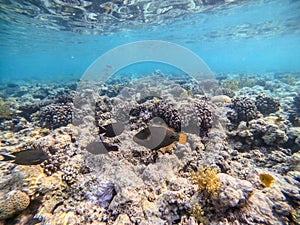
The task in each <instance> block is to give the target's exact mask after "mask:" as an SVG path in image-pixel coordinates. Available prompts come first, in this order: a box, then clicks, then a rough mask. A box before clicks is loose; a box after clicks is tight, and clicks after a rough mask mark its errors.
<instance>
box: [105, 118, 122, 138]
mask: <svg viewBox="0 0 300 225" xmlns="http://www.w3.org/2000/svg"><path fill="white" fill-rule="evenodd" d="M123 131H124V125H123V124H122V123H121V122H115V123H110V124H107V125H104V126H100V127H99V133H100V134H103V135H104V136H105V137H116V136H119V135H120V134H122V133H123Z"/></svg>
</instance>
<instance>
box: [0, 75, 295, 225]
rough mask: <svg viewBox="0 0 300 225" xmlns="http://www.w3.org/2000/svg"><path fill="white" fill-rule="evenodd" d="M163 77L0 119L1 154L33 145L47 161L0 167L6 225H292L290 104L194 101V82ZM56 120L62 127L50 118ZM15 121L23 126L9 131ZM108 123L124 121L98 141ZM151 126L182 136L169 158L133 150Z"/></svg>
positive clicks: (254, 98)
mask: <svg viewBox="0 0 300 225" xmlns="http://www.w3.org/2000/svg"><path fill="white" fill-rule="evenodd" d="M160 79H161V78H157V79H151V78H148V79H147V78H146V79H145V80H143V79H141V80H138V81H136V82H135V83H134V82H132V83H128V84H127V86H126V87H123V88H122V89H121V90H120V91H119V92H118V94H117V95H115V94H112V93H111V92H109V96H106V94H105V93H106V91H104V92H100V93H101V95H100V94H99V90H98V85H95V86H93V84H91V85H90V86H88V84H86V85H87V87H89V88H85V89H84V91H83V92H84V93H74V94H75V95H77V96H79V99H78V100H76V101H77V102H75V103H74V101H73V98H71V97H70V95H67V97H63V98H59V96H56V97H54V98H52V99H48V98H47V97H45V98H43V99H44V100H45V101H47V104H46V103H45V104H42V105H39V107H37V110H32V111H30V113H29V114H30V115H29V114H24V113H23V114H22V113H18V112H17V113H16V115H17V116H18V117H10V118H7V119H5V121H2V122H1V134H0V139H1V154H10V153H12V152H15V151H21V150H23V149H27V148H28V149H31V148H38V149H43V151H44V152H45V153H46V154H47V155H48V156H49V157H48V159H47V160H45V161H44V162H43V163H41V164H40V165H32V166H23V165H17V164H14V163H13V162H1V163H0V175H1V176H0V193H1V199H0V203H1V204H0V206H1V207H0V219H1V220H2V221H3V223H7V224H13V223H16V222H18V221H19V222H20V221H23V223H24V224H26V223H28V224H30V223H33V222H36V223H40V224H57V225H58V224H113V225H117V224H143V225H147V224H149V225H150V224H151V225H152V224H182V225H183V224H195V225H196V224H204V225H205V224H216V225H217V224H218V225H219V224H249V225H252V224H267V225H273V224H297V223H299V208H300V195H299V192H300V189H299V187H300V173H299V170H300V167H299V165H300V153H299V147H300V142H299V141H300V139H299V137H300V130H299V127H297V126H294V125H293V123H292V122H291V121H290V119H289V117H288V113H289V110H290V109H291V108H292V107H295V106H294V105H292V104H293V103H292V101H291V98H290V96H287V97H286V98H279V97H278V96H280V95H279V94H277V93H276V92H272V93H270V92H269V91H266V90H264V93H261V91H262V88H261V87H257V88H254V89H253V90H252V91H251V92H249V89H247V88H242V89H241V90H239V91H236V92H235V93H236V97H234V96H232V95H230V96H231V97H230V96H229V95H223V94H224V93H223V92H222V93H223V94H222V95H216V93H219V91H220V89H219V87H216V88H215V89H214V90H213V91H212V92H206V93H205V94H204V93H203V94H201V93H200V92H197V93H195V94H191V93H190V86H193V85H195V86H196V85H197V84H195V83H190V84H189V85H186V83H185V82H183V83H185V85H184V87H182V86H180V85H179V84H178V83H179V82H178V81H176V82H178V83H172V82H165V80H160ZM110 85H111V87H112V88H114V84H110ZM187 87H188V89H185V88H187ZM211 87H213V85H212V86H211ZM195 89H197V87H196V88H195ZM107 93H108V92H107ZM239 93H243V94H239ZM111 94H112V95H111ZM72 96H73V95H72ZM59 99H60V100H59ZM63 99H64V100H63ZM71 99H72V100H71ZM278 99H279V100H278ZM296 99H297V98H296ZM48 100H49V101H48ZM292 100H293V99H292ZM78 103H80V104H78ZM15 104H16V106H17V105H18V104H17V103H15ZM289 104H291V107H289ZM65 106H66V107H70V108H68V109H65ZM13 108H14V107H13ZM15 108H16V109H17V108H18V107H15ZM29 108H30V107H29ZM61 109H63V111H64V112H66V114H64V113H62V114H60V112H59V110H61ZM23 111H24V109H23ZM33 111H34V112H33ZM48 112H49V113H48ZM70 113H72V114H73V115H72V116H73V117H72V118H75V119H78V120H76V122H74V121H73V124H70V123H71V121H70V117H69V116H70ZM28 115H29V116H28ZM54 115H58V116H59V118H61V121H60V122H58V123H56V122H53V120H46V119H45V118H46V117H47V118H48V117H49V118H50V117H52V119H53V117H54ZM17 118H22V120H20V121H23V122H22V124H23V125H22V126H21V127H20V129H15V130H14V131H13V130H12V129H8V127H9V126H10V125H11V124H12V123H13V121H14V120H16V119H17ZM43 119H45V120H46V122H45V124H47V126H45V127H46V128H42V124H41V121H43ZM20 121H19V122H20ZM47 121H52V122H47ZM114 121H120V122H122V123H123V124H124V127H125V130H124V131H123V133H122V134H120V135H118V136H116V137H106V136H105V135H104V134H103V135H102V134H99V127H101V126H103V125H105V124H107V123H111V122H114ZM152 124H160V125H163V126H165V125H167V126H168V127H171V128H173V129H174V130H175V131H177V132H184V133H185V134H187V143H186V144H181V143H175V144H174V145H172V146H171V147H170V148H168V149H164V150H161V149H159V150H151V149H147V148H145V147H143V146H140V145H138V144H137V143H135V142H134V141H133V136H134V135H135V134H136V133H137V132H139V131H140V130H141V129H143V128H144V127H145V126H148V125H152ZM95 140H96V141H100V140H104V141H105V142H107V143H109V144H113V145H115V146H117V147H118V151H111V152H107V153H105V154H98V155H95V154H91V153H90V152H88V151H87V150H86V147H87V145H88V144H89V143H91V142H93V141H95ZM261 174H267V175H268V176H271V177H272V178H273V179H274V181H273V182H272V184H270V185H268V186H267V185H266V184H265V183H264V182H263V181H262V180H261V176H260V175H261ZM15 196H18V197H17V198H16V197H15ZM3 202H8V203H9V204H2V203H3ZM24 221H25V222H24Z"/></svg>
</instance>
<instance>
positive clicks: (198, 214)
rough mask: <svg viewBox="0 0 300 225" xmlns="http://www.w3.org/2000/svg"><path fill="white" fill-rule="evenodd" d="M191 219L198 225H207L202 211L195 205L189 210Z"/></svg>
mask: <svg viewBox="0 0 300 225" xmlns="http://www.w3.org/2000/svg"><path fill="white" fill-rule="evenodd" d="M191 217H194V218H195V219H196V221H197V223H199V224H201V223H202V224H208V219H207V218H206V217H205V215H204V211H203V209H202V208H201V206H200V205H199V204H198V203H197V204H195V205H194V206H193V207H192V208H191Z"/></svg>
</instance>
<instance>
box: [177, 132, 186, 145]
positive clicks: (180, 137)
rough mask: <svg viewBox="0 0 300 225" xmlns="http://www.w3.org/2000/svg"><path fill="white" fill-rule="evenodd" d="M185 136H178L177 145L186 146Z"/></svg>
mask: <svg viewBox="0 0 300 225" xmlns="http://www.w3.org/2000/svg"><path fill="white" fill-rule="evenodd" d="M186 140H187V136H186V134H179V143H180V144H186Z"/></svg>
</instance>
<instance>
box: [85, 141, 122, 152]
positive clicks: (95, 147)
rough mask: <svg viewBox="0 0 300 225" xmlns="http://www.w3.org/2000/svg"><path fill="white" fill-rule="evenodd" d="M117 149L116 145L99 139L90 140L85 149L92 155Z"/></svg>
mask: <svg viewBox="0 0 300 225" xmlns="http://www.w3.org/2000/svg"><path fill="white" fill-rule="evenodd" d="M118 149H119V148H118V146H115V145H112V144H110V143H107V142H100V141H96V142H92V143H90V144H88V145H87V146H86V150H87V151H88V152H90V153H92V154H94V155H99V154H105V153H107V152H111V151H118Z"/></svg>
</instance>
